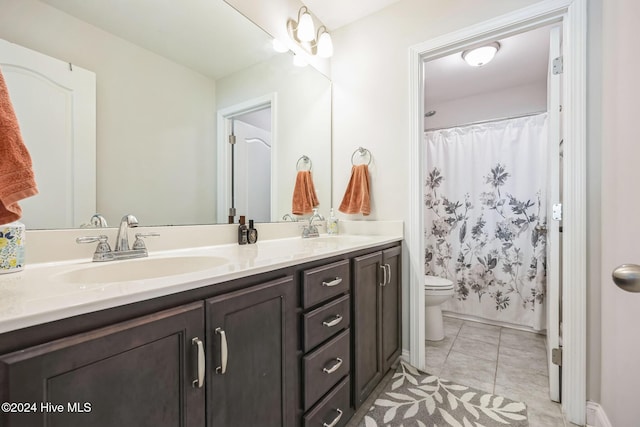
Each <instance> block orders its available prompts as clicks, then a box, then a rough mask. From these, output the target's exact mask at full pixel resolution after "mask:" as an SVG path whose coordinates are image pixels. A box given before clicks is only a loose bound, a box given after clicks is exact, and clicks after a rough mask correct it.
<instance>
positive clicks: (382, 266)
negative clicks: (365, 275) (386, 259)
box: [380, 264, 387, 286]
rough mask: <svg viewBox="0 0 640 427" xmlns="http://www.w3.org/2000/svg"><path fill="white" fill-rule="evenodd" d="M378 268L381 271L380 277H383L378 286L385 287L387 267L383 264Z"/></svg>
mask: <svg viewBox="0 0 640 427" xmlns="http://www.w3.org/2000/svg"><path fill="white" fill-rule="evenodd" d="M380 268H381V269H382V275H383V279H382V282H381V283H380V286H386V285H387V267H386V265H385V264H382V265H380Z"/></svg>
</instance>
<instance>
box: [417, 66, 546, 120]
mask: <svg viewBox="0 0 640 427" xmlns="http://www.w3.org/2000/svg"><path fill="white" fill-rule="evenodd" d="M427 78H428V77H427ZM429 110H435V111H436V115H435V116H431V117H425V119H424V123H425V129H433V128H436V129H438V128H448V127H451V126H456V125H463V124H466V123H473V122H477V121H480V120H491V119H497V118H507V117H515V116H517V115H521V114H529V113H537V112H540V111H547V80H546V79H545V80H541V81H539V82H535V83H529V84H526V85H521V86H515V87H510V88H504V89H501V90H494V91H491V92H486V93H482V94H477V95H472V96H467V97H464V98H459V99H455V100H452V101H448V102H443V103H440V104H427V105H426V106H425V111H429Z"/></svg>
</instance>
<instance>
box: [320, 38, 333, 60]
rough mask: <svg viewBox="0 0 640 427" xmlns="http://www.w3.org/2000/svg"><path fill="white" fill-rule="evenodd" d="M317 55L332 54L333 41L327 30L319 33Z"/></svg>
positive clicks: (323, 56) (324, 56)
mask: <svg viewBox="0 0 640 427" xmlns="http://www.w3.org/2000/svg"><path fill="white" fill-rule="evenodd" d="M318 56H319V57H321V58H331V56H333V42H332V41H331V35H330V34H329V33H327V32H324V33H322V34H320V39H318Z"/></svg>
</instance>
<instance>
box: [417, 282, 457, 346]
mask: <svg viewBox="0 0 640 427" xmlns="http://www.w3.org/2000/svg"><path fill="white" fill-rule="evenodd" d="M452 296H453V282H452V281H451V280H449V279H444V278H442V277H436V276H424V302H425V310H424V323H425V330H424V335H425V339H427V340H429V341H440V340H442V339H444V326H443V324H442V310H441V309H440V304H442V303H443V302H445V301H446V300H448V299H449V298H451V297H452Z"/></svg>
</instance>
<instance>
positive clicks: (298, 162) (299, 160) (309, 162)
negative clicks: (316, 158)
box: [296, 156, 313, 171]
mask: <svg viewBox="0 0 640 427" xmlns="http://www.w3.org/2000/svg"><path fill="white" fill-rule="evenodd" d="M300 162H304V163H308V164H309V169H300ZM312 166H313V164H312V163H311V159H310V158H309V157H308V156H302V157H300V158H299V159H298V161H297V162H296V170H298V171H300V170H308V171H310V170H311V167H312Z"/></svg>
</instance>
